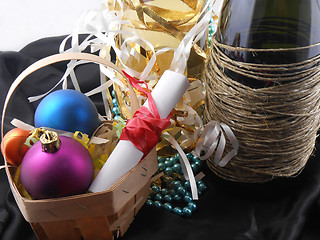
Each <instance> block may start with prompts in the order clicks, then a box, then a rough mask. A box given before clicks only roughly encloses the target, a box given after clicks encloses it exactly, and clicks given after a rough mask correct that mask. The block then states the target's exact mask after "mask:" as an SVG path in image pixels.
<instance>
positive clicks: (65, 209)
mask: <svg viewBox="0 0 320 240" xmlns="http://www.w3.org/2000/svg"><path fill="white" fill-rule="evenodd" d="M71 59H82V60H89V61H92V62H97V63H100V64H104V65H107V66H109V67H110V66H111V67H113V66H112V64H110V63H109V62H107V61H106V60H105V59H102V58H100V57H97V56H94V55H91V54H84V53H72V54H57V55H53V56H50V57H48V58H46V59H42V60H40V61H38V62H36V63H34V64H33V65H31V66H30V67H29V68H27V69H26V70H25V71H24V72H22V73H21V74H20V76H19V77H18V78H17V79H16V81H15V82H14V83H13V84H12V87H11V88H10V89H9V92H8V96H7V98H6V102H5V105H4V110H3V114H2V126H1V128H2V138H3V124H4V122H3V121H4V115H5V111H6V108H7V104H8V101H9V99H10V97H11V95H12V93H13V91H14V90H15V88H16V87H17V86H18V85H19V83H20V82H21V81H22V80H23V79H24V78H25V77H26V76H28V75H29V74H30V73H32V72H33V71H35V70H37V69H39V68H41V67H43V66H46V65H49V64H51V63H54V62H59V61H65V60H71ZM108 64H109V65H108ZM4 158H5V156H4ZM156 159H157V154H156V151H155V149H154V150H152V151H151V153H149V155H148V156H146V157H145V158H144V159H143V160H142V161H141V162H140V163H139V164H138V165H137V166H136V167H135V168H133V169H132V170H131V171H130V172H129V173H127V174H126V175H125V176H123V177H122V178H121V179H120V180H119V181H118V182H117V183H115V184H114V185H113V186H112V187H111V188H110V189H109V190H107V191H103V192H99V193H86V194H81V195H74V196H69V197H62V198H55V199H43V200H29V199H26V198H24V197H23V196H21V194H20V193H19V191H18V189H17V186H16V185H15V184H14V181H13V179H14V175H15V171H16V168H14V167H10V166H9V165H8V163H7V162H6V160H5V168H6V173H7V177H8V180H9V184H10V188H11V190H12V193H13V196H14V198H15V200H16V202H17V204H18V206H19V208H20V211H21V213H22V214H23V216H24V218H25V219H26V220H27V221H28V222H29V223H30V224H31V226H32V228H33V230H34V232H35V233H36V234H37V236H38V238H39V239H40V240H63V239H68V240H73V239H74V240H75V239H79V240H80V239H84V240H91V239H92V240H98V239H101V240H103V239H113V238H114V237H115V236H116V237H118V236H123V234H124V233H125V232H126V230H127V229H128V227H129V225H130V224H131V222H132V221H133V219H134V216H135V215H136V214H137V212H138V211H139V209H140V208H141V207H142V205H143V204H144V203H145V201H146V199H147V196H148V193H149V187H150V181H151V176H152V175H153V174H154V173H155V172H156V171H157V160H156Z"/></svg>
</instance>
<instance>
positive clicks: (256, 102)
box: [203, 40, 320, 182]
mask: <svg viewBox="0 0 320 240" xmlns="http://www.w3.org/2000/svg"><path fill="white" fill-rule="evenodd" d="M318 45H319V44H315V45H311V46H307V47H300V48H288V49H283V48H282V49H249V48H239V47H232V46H227V45H224V44H221V43H218V42H217V41H216V40H214V41H213V46H212V48H211V54H210V56H209V57H208V59H207V63H206V69H205V71H204V74H203V78H204V82H205V83H206V84H207V100H206V101H207V102H206V104H207V107H206V110H205V112H204V118H205V121H206V122H209V121H211V120H212V119H214V120H217V121H220V122H223V123H225V124H227V125H228V126H229V127H230V128H231V129H232V131H233V132H234V134H235V136H236V137H237V139H238V141H239V144H240V147H239V151H238V155H237V156H236V157H234V158H233V159H232V161H230V162H229V163H228V164H227V165H226V166H225V167H223V168H221V167H219V166H217V165H215V164H214V161H213V159H212V158H210V159H209V160H208V165H209V167H210V169H211V170H212V171H213V172H214V173H216V174H217V175H218V176H220V177H222V178H225V179H228V180H232V181H238V182H265V181H269V180H271V179H273V178H275V177H290V176H296V175H297V174H299V173H300V172H301V170H302V169H303V168H304V166H305V164H306V162H307V161H308V159H309V157H310V156H311V154H312V152H313V149H314V146H315V141H316V137H317V131H318V129H319V119H320V65H319V63H320V55H317V56H315V57H313V58H310V59H308V60H305V61H303V62H297V63H292V64H254V63H244V62H241V61H235V60H233V59H231V58H230V57H229V56H227V55H226V54H225V53H224V51H223V50H227V51H233V52H239V51H245V52H251V53H252V54H255V52H259V51H260V52H261V51H264V52H269V53H270V54H272V53H274V52H277V51H282V52H286V51H301V50H305V49H308V48H312V47H316V46H318ZM228 71H233V72H235V73H237V74H240V75H242V76H246V77H249V78H251V79H255V80H257V81H265V82H269V85H270V82H271V86H270V87H265V88H257V89H254V88H251V87H248V86H246V85H243V84H241V83H239V82H237V81H235V80H233V79H231V78H230V77H229V76H228V74H227V72H228ZM228 148H229V149H230V148H231V146H227V149H228Z"/></svg>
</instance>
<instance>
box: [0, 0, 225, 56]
mask: <svg viewBox="0 0 320 240" xmlns="http://www.w3.org/2000/svg"><path fill="white" fill-rule="evenodd" d="M102 2H103V0H0V51H19V50H20V49H21V48H22V47H24V46H25V45H27V44H28V43H31V42H33V41H35V40H38V39H40V38H45V37H52V36H59V35H67V34H70V33H72V30H73V28H74V26H75V25H76V22H77V20H78V19H79V18H80V16H81V15H82V14H84V13H85V12H86V11H87V10H90V9H95V8H99V6H100V4H101V3H102ZM221 2H222V0H216V4H215V8H216V9H219V6H220V5H221Z"/></svg>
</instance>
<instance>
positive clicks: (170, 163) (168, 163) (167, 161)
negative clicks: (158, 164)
mask: <svg viewBox="0 0 320 240" xmlns="http://www.w3.org/2000/svg"><path fill="white" fill-rule="evenodd" d="M164 164H165V165H166V167H172V166H173V164H172V162H171V161H170V160H165V161H164Z"/></svg>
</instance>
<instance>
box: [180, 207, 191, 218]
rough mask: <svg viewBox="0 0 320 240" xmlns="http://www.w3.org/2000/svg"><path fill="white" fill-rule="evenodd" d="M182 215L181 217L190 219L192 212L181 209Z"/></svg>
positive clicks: (187, 208)
mask: <svg viewBox="0 0 320 240" xmlns="http://www.w3.org/2000/svg"><path fill="white" fill-rule="evenodd" d="M182 215H183V216H184V217H191V215H192V210H191V209H190V208H189V207H184V208H183V209H182Z"/></svg>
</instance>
